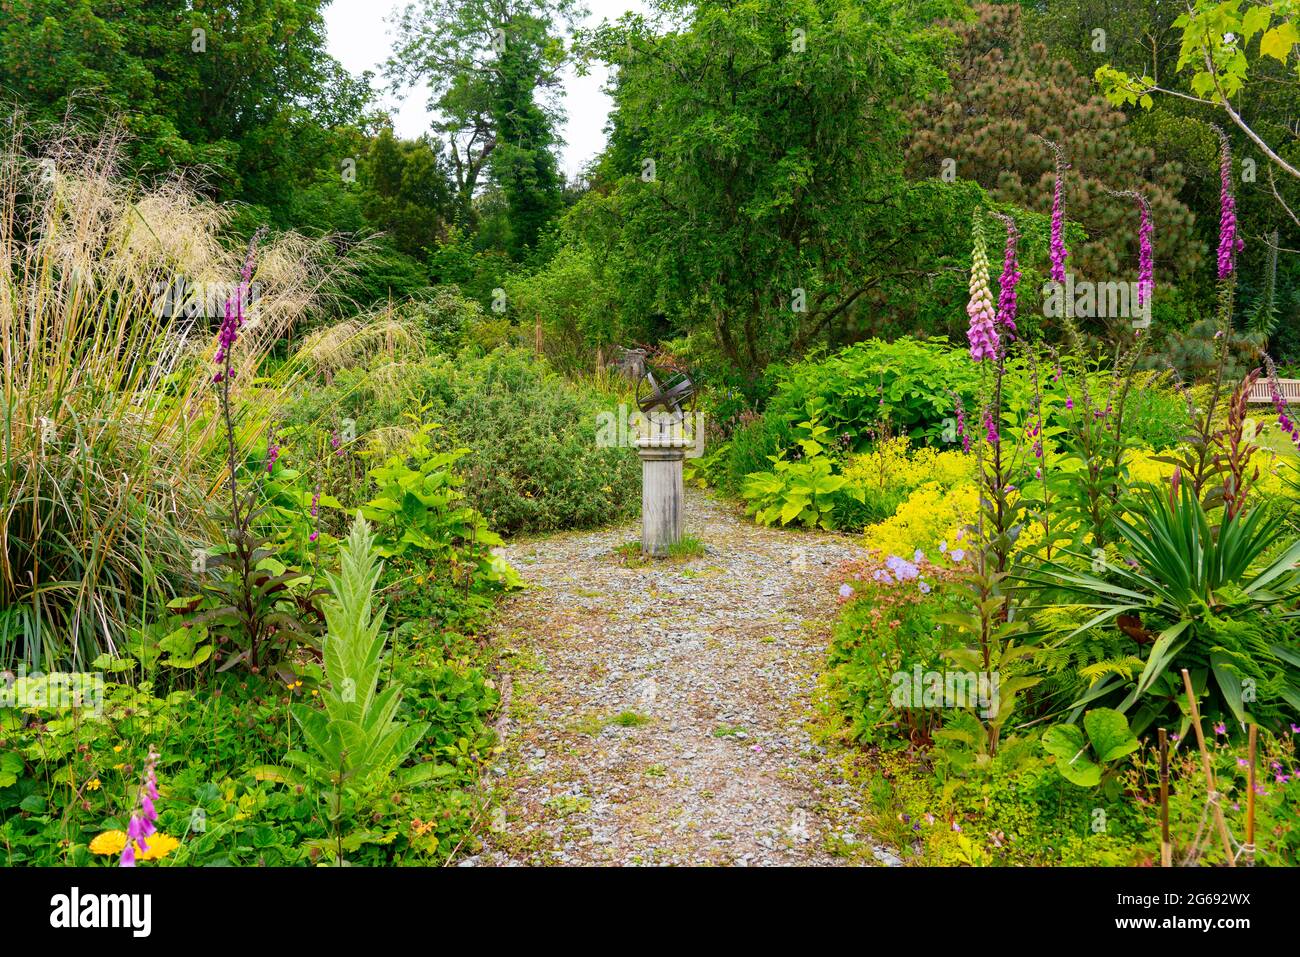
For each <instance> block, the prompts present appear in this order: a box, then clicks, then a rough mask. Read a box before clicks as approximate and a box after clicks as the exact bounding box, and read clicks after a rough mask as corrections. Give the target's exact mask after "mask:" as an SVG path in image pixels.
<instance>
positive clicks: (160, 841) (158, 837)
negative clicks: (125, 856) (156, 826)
mask: <svg viewBox="0 0 1300 957" xmlns="http://www.w3.org/2000/svg"><path fill="white" fill-rule="evenodd" d="M144 842H145V843H146V844H148V845H149V850H147V851H142V850H139V845H138V844H137V845H136V848H137V850H136V855H135V859H136V860H137V861H156V860H158V858H160V857H166V856H167V855H168V854H170V853H171V852H172V851H174V850H176V848H178V847H180V846H181V842H180V841H178V840H176V838H174V837H172V836H171V835H170V834H164V833H163V832H162V831H158V832H157V833H156V834H150V835H149V836H148V837H147V838H145V841H144Z"/></svg>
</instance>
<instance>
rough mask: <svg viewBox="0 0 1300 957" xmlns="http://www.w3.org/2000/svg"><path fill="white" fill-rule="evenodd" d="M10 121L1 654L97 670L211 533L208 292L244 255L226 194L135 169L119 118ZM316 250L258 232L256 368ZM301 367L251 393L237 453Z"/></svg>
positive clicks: (5, 159)
mask: <svg viewBox="0 0 1300 957" xmlns="http://www.w3.org/2000/svg"><path fill="white" fill-rule="evenodd" d="M11 128H12V129H13V130H14V132H13V133H12V134H11V135H10V137H9V139H8V140H6V141H4V142H2V143H0V445H2V446H3V464H2V465H0V468H2V469H3V473H2V474H0V663H2V664H6V665H11V666H12V665H14V664H17V663H19V662H22V663H25V664H26V666H27V667H28V668H29V670H30V669H43V670H50V669H53V668H57V667H70V668H73V669H74V670H83V669H85V668H86V667H87V666H88V665H89V663H90V662H91V661H93V660H94V659H95V658H96V657H97V656H98V655H99V654H101V653H103V652H105V651H114V650H115V649H117V648H119V647H120V645H121V643H122V641H123V639H124V636H125V635H126V634H127V631H128V629H129V628H130V627H132V626H135V625H138V624H139V620H140V617H141V616H142V615H146V614H151V613H152V611H151V610H152V609H158V608H160V607H161V606H162V605H163V604H164V603H165V602H166V601H167V600H168V599H170V598H171V597H173V596H174V595H175V594H176V593H177V592H178V591H179V590H180V589H182V588H183V587H185V583H186V582H187V581H188V580H189V579H190V578H191V576H192V574H193V573H192V571H191V565H192V562H193V556H194V549H195V548H196V547H201V546H204V545H207V544H210V543H211V542H212V541H213V540H214V538H215V529H214V527H213V525H212V523H211V522H210V519H209V518H208V516H207V514H206V511H205V508H204V505H205V501H206V500H207V499H208V498H209V497H210V496H211V495H212V494H214V493H215V492H216V490H217V489H218V488H219V487H220V483H221V475H222V469H221V454H220V438H221V433H222V424H221V421H220V417H219V415H218V414H217V409H216V401H215V396H214V390H213V388H212V382H211V380H212V373H211V366H210V365H209V364H208V362H207V361H205V357H206V359H211V357H212V355H213V354H214V353H215V351H216V349H217V348H218V344H217V342H216V340H215V337H214V336H213V335H212V329H211V324H210V322H209V318H210V317H207V316H204V315H203V314H202V313H203V309H202V308H200V305H201V302H200V300H202V299H203V298H204V295H205V293H206V291H207V290H208V289H210V288H211V287H212V286H214V285H215V284H220V283H223V282H224V281H225V277H228V276H230V275H231V274H233V273H234V272H235V271H236V270H237V268H238V267H237V265H236V263H238V261H239V259H238V255H239V254H238V253H234V252H232V251H230V250H229V249H227V247H226V245H225V244H224V242H223V241H222V240H221V239H220V234H221V232H222V230H223V229H224V228H225V226H226V225H227V220H228V212H227V211H226V210H224V209H223V208H221V207H218V206H215V205H212V204H209V203H206V202H204V201H202V200H200V199H198V198H197V197H196V195H195V194H194V193H193V192H192V191H191V189H190V188H189V187H188V185H187V184H186V183H185V182H183V181H179V180H172V181H166V182H163V183H160V184H158V185H153V186H149V185H141V184H138V183H129V182H128V181H126V180H124V179H123V178H122V177H121V176H120V175H119V172H118V157H119V145H120V144H119V142H118V140H117V138H116V137H115V136H114V135H112V134H111V133H110V134H108V135H106V136H105V137H103V138H102V139H97V140H96V142H95V143H94V145H92V146H86V145H85V144H82V143H79V142H77V141H76V140H75V139H74V138H71V137H69V138H65V139H62V140H56V141H53V142H50V143H45V144H41V146H40V148H39V149H35V148H32V147H29V144H27V143H26V142H25V141H24V140H23V138H22V133H21V128H22V124H21V120H20V118H17V117H15V118H14V123H13V124H12V127H11ZM319 252H320V250H319V248H318V247H317V246H316V245H315V244H314V243H309V242H307V241H305V240H302V239H301V238H298V237H294V236H284V237H280V238H279V239H277V240H276V241H275V242H274V243H270V244H267V245H266V246H264V247H263V250H262V255H261V258H260V261H259V269H258V280H259V283H260V286H261V293H260V296H259V298H258V320H257V323H256V325H253V326H251V327H246V328H245V330H244V338H245V343H244V348H243V349H242V350H241V352H240V357H239V360H238V363H237V368H238V372H239V374H240V375H241V376H243V375H250V376H251V373H252V371H253V370H255V369H257V368H258V366H259V365H260V363H261V360H262V358H263V357H264V356H265V355H266V353H267V350H268V349H269V348H270V347H271V346H272V345H274V343H275V342H276V341H277V339H278V338H279V337H280V336H281V335H282V334H283V332H284V330H285V329H287V328H288V327H289V326H290V325H292V324H293V322H295V321H296V320H297V319H298V318H299V317H300V316H302V314H303V313H304V312H305V311H306V310H307V309H309V308H310V307H311V306H312V304H313V301H314V299H315V297H316V291H317V290H318V288H319V286H320V283H321V282H322V281H323V280H324V278H325V273H324V272H323V271H322V270H321V269H319V268H318V267H317V266H316V265H314V263H315V262H317V261H318V258H319ZM336 261H337V260H336ZM232 267H233V268H232ZM181 287H184V289H186V290H188V291H187V292H186V293H184V295H183V296H182V297H181V301H179V302H178V301H177V297H176V295H175V290H177V289H180V288H181ZM232 368H235V366H232ZM290 375H291V373H289V372H286V373H284V374H282V375H280V376H279V378H277V379H276V380H274V381H270V382H267V383H265V384H264V385H263V386H262V387H259V389H258V390H257V392H256V394H255V395H254V396H251V397H250V398H249V399H248V400H247V407H246V409H245V410H244V414H243V415H242V418H241V422H240V423H239V424H238V427H237V442H238V445H239V447H240V449H241V452H246V451H247V450H248V449H249V448H250V447H251V446H252V444H253V443H254V442H255V441H256V440H257V428H258V426H257V423H258V422H259V421H264V419H265V409H266V407H267V406H268V405H269V404H271V403H272V402H274V401H276V400H277V398H278V396H279V395H280V394H281V392H282V387H283V384H284V382H285V381H286V379H287V378H288V377H289V376H290Z"/></svg>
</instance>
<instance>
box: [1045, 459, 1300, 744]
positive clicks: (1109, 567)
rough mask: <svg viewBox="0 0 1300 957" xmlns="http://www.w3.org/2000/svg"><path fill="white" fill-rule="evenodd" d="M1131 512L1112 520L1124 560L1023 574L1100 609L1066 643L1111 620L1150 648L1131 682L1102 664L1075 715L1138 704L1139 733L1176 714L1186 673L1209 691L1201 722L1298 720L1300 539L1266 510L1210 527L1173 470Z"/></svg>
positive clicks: (1056, 564)
mask: <svg viewBox="0 0 1300 957" xmlns="http://www.w3.org/2000/svg"><path fill="white" fill-rule="evenodd" d="M1128 508H1129V513H1130V514H1129V516H1128V517H1121V518H1116V520H1115V526H1116V528H1117V530H1118V531H1119V533H1120V535H1121V537H1122V539H1123V543H1122V548H1121V551H1122V552H1124V553H1127V554H1126V559H1125V560H1124V561H1121V562H1118V563H1106V565H1105V567H1104V568H1100V569H1099V568H1097V566H1096V565H1095V564H1092V562H1093V559H1092V558H1091V557H1090V556H1087V555H1083V554H1077V553H1075V554H1072V555H1071V557H1072V558H1073V559H1074V562H1073V563H1070V562H1068V561H1065V560H1057V561H1051V562H1047V563H1045V564H1044V565H1042V566H1041V567H1040V568H1038V569H1037V570H1035V571H1032V572H1029V573H1026V574H1024V575H1022V576H1021V578H1022V579H1023V580H1024V581H1025V582H1026V583H1027V584H1029V585H1031V586H1034V587H1037V588H1041V589H1047V590H1050V591H1053V592H1056V593H1064V594H1067V595H1070V596H1071V597H1072V598H1075V599H1078V600H1079V607H1081V608H1086V609H1091V610H1092V611H1093V612H1094V613H1095V614H1093V616H1092V617H1091V618H1090V619H1089V620H1088V621H1087V622H1085V623H1084V624H1082V625H1080V626H1079V627H1078V628H1077V629H1075V630H1074V631H1073V632H1072V633H1071V634H1070V635H1068V636H1066V640H1069V639H1071V638H1073V637H1075V636H1077V635H1079V634H1082V633H1084V632H1086V631H1088V630H1090V629H1093V628H1097V627H1100V626H1104V625H1107V624H1110V623H1114V624H1115V625H1117V626H1118V627H1120V628H1121V629H1122V630H1123V631H1124V632H1125V633H1126V634H1128V635H1129V636H1130V637H1132V638H1133V639H1134V640H1135V641H1136V642H1137V643H1138V645H1139V646H1140V647H1141V648H1143V649H1145V650H1144V652H1143V653H1144V655H1145V657H1144V663H1143V666H1142V670H1141V672H1140V674H1138V675H1137V678H1136V680H1133V679H1132V678H1131V676H1128V675H1126V673H1125V669H1122V668H1117V669H1114V670H1109V671H1108V670H1107V669H1100V670H1099V671H1097V672H1096V673H1095V674H1094V677H1095V679H1096V680H1095V683H1094V684H1093V686H1092V688H1091V689H1090V690H1089V691H1087V692H1086V693H1085V694H1084V695H1083V696H1082V697H1081V698H1080V699H1079V700H1078V701H1077V702H1075V704H1074V709H1075V710H1076V711H1078V710H1079V709H1081V708H1082V707H1083V706H1084V705H1086V704H1089V703H1091V702H1095V701H1098V700H1100V699H1103V698H1106V699H1115V700H1116V701H1117V702H1118V708H1119V710H1120V711H1123V712H1128V711H1130V710H1131V709H1133V708H1134V707H1135V706H1136V709H1137V710H1136V711H1134V712H1133V716H1132V719H1131V723H1132V726H1133V728H1134V730H1137V731H1141V730H1142V729H1144V728H1146V727H1148V726H1149V725H1150V724H1151V722H1152V721H1153V720H1154V719H1155V718H1156V717H1157V716H1159V715H1161V714H1163V713H1165V712H1167V711H1171V710H1172V711H1175V712H1176V711H1177V710H1178V709H1179V708H1180V707H1181V704H1180V702H1181V697H1182V683H1181V678H1180V677H1179V675H1180V672H1181V669H1183V668H1187V669H1189V671H1190V672H1191V673H1192V675H1193V678H1194V685H1195V687H1196V689H1197V691H1198V693H1208V695H1209V699H1208V704H1206V705H1204V706H1203V707H1204V710H1205V712H1206V713H1207V715H1210V716H1213V717H1217V718H1221V719H1230V718H1231V719H1236V721H1238V722H1247V721H1257V722H1259V723H1261V724H1267V725H1277V724H1281V723H1283V722H1284V716H1285V715H1287V714H1290V715H1295V714H1300V683H1298V682H1297V678H1296V676H1297V671H1296V669H1297V668H1298V667H1300V643H1297V640H1296V632H1297V622H1298V621H1300V541H1287V534H1286V530H1285V529H1284V527H1282V526H1280V525H1279V524H1277V523H1276V522H1273V521H1272V520H1271V519H1270V517H1269V514H1270V513H1269V512H1268V510H1267V509H1263V508H1255V509H1245V510H1242V511H1241V512H1239V513H1237V514H1235V515H1232V514H1229V513H1228V512H1227V511H1226V510H1225V511H1224V512H1223V514H1222V518H1221V519H1220V521H1219V523H1218V524H1217V525H1215V524H1213V523H1212V521H1211V517H1210V514H1209V513H1207V511H1206V508H1205V506H1204V505H1203V504H1202V503H1201V501H1200V500H1199V499H1198V497H1197V496H1196V494H1195V493H1194V491H1193V490H1192V489H1191V488H1190V486H1189V484H1188V483H1186V482H1183V481H1180V480H1179V478H1178V476H1177V475H1176V476H1175V480H1174V482H1173V484H1172V486H1171V487H1170V488H1169V489H1160V488H1157V487H1155V486H1151V485H1147V486H1145V487H1143V489H1142V490H1141V491H1140V492H1139V493H1138V494H1137V496H1136V498H1135V501H1133V502H1132V503H1131V504H1129V506H1128ZM1067 554H1070V553H1067ZM1081 568H1091V569H1092V570H1091V571H1083V570H1081Z"/></svg>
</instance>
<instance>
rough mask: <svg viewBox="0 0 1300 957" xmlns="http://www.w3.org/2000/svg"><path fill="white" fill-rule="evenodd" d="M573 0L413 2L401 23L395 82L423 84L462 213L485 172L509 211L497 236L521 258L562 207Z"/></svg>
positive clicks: (466, 222)
mask: <svg viewBox="0 0 1300 957" xmlns="http://www.w3.org/2000/svg"><path fill="white" fill-rule="evenodd" d="M585 13H586V11H585V10H584V9H583V8H582V7H581V6H580V4H579V2H578V0H417V2H414V3H411V4H409V5H408V6H407V7H406V8H405V10H404V11H403V13H402V14H401V16H400V17H399V18H398V21H397V32H398V43H397V49H396V50H395V52H394V54H393V56H392V58H391V59H390V60H389V70H390V73H391V75H392V76H393V78H394V82H395V84H397V85H398V86H400V87H409V86H413V85H415V84H417V83H424V84H427V86H428V89H429V94H430V97H429V106H430V110H431V111H432V112H434V113H435V114H436V115H437V117H438V119H437V120H436V121H435V124H434V130H435V132H437V133H439V134H440V135H441V136H442V137H443V139H444V142H445V145H446V149H447V151H448V153H449V166H450V168H451V170H452V173H453V175H454V177H455V182H456V191H457V197H458V204H459V214H458V219H459V222H460V224H461V225H463V226H472V225H473V224H474V221H475V219H476V216H475V210H474V201H475V196H476V191H477V190H478V189H479V188H480V186H481V185H482V181H481V176H482V173H483V172H484V171H485V170H486V171H487V172H489V173H490V174H491V177H492V180H493V182H494V184H495V185H496V187H497V188H498V189H499V190H500V192H501V194H502V197H503V199H504V200H505V203H506V205H507V209H508V218H507V224H508V230H507V233H508V234H507V235H506V236H505V237H504V239H503V241H504V243H505V245H506V247H507V249H508V250H509V252H510V253H511V255H512V256H513V257H514V258H516V259H520V258H522V257H523V256H524V254H525V252H526V250H528V249H530V248H534V247H535V246H536V244H537V239H538V235H539V233H540V231H541V229H542V226H543V225H544V224H545V223H546V222H547V221H548V220H549V219H550V218H551V217H552V216H553V215H554V214H555V213H556V212H557V211H558V210H559V208H560V206H561V187H562V185H563V181H562V177H561V176H560V173H559V170H558V166H557V162H556V157H555V149H556V147H557V146H558V145H559V138H558V135H557V133H556V129H557V126H558V123H559V121H560V119H561V118H562V112H561V108H560V105H559V103H558V101H557V99H556V97H555V96H554V93H555V91H556V90H557V87H558V82H559V71H560V68H561V67H562V66H563V64H564V62H565V57H566V51H565V46H564V39H565V37H566V36H567V34H568V33H569V31H570V30H571V28H572V26H573V25H574V24H575V23H576V22H577V21H578V20H580V19H581V18H582V17H583V16H585Z"/></svg>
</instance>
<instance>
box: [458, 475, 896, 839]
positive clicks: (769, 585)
mask: <svg viewBox="0 0 1300 957" xmlns="http://www.w3.org/2000/svg"><path fill="white" fill-rule="evenodd" d="M686 525H687V532H688V534H691V535H694V536H695V537H696V538H698V539H700V540H701V541H702V542H703V543H704V544H705V545H706V546H707V551H706V553H705V554H704V555H702V556H700V557H697V558H691V559H686V560H672V561H666V562H657V563H653V564H649V565H645V566H641V567H637V566H636V564H635V563H632V565H631V567H629V563H627V562H625V561H623V560H622V559H621V557H620V556H619V554H618V553H616V552H615V551H614V550H615V548H616V547H617V546H620V545H623V544H626V543H627V542H629V541H631V540H633V539H635V538H636V537H637V536H638V534H639V529H638V527H637V526H636V525H628V526H623V527H620V528H616V529H605V530H601V531H596V532H585V533H567V534H563V535H559V536H554V537H549V538H544V539H537V540H533V541H527V542H521V543H516V544H513V545H511V546H510V547H508V548H506V549H505V550H504V554H505V556H506V557H507V558H508V559H509V561H511V562H512V563H513V564H514V565H515V567H516V568H517V569H519V571H520V573H521V574H522V575H523V576H524V578H525V579H526V580H527V581H528V582H529V583H530V585H531V586H533V587H530V588H529V589H527V590H526V591H523V592H520V593H518V594H517V595H515V596H514V597H512V598H511V599H509V600H508V601H507V603H506V604H505V606H504V607H503V609H502V612H501V615H500V617H499V619H498V622H497V624H496V626H495V631H494V636H493V641H494V642H495V644H496V645H497V648H498V650H499V652H500V654H501V661H502V662H503V664H502V672H503V674H502V683H503V695H504V697H505V700H506V701H507V702H508V704H507V706H506V708H505V709H504V711H503V714H502V718H501V722H500V725H499V728H498V730H499V731H500V732H501V733H502V734H503V737H504V752H503V754H502V755H501V757H500V759H499V760H498V762H497V763H496V765H495V766H494V767H493V769H492V772H491V775H490V776H491V778H492V783H493V785H494V786H495V787H497V788H499V791H500V794H501V796H502V799H503V807H502V808H501V809H500V810H498V811H497V814H496V818H495V820H494V821H493V823H492V827H491V833H490V834H489V837H488V843H487V846H486V848H485V849H484V850H483V851H482V852H481V853H480V854H478V855H477V856H475V857H471V858H468V859H465V860H463V861H462V862H461V863H462V864H465V865H476V864H478V865H489V864H495V865H510V864H560V865H563V864H627V865H633V864H738V865H768V864H772V865H777V864H787V865H788V864H838V863H843V862H844V860H845V859H844V857H843V856H841V855H840V854H835V853H832V851H831V850H830V848H832V847H837V848H840V849H841V850H842V849H843V847H844V846H846V844H847V845H848V846H853V845H854V841H855V839H854V837H853V835H851V834H848V835H846V834H841V833H838V832H836V831H835V825H834V824H833V823H831V821H832V819H833V818H835V817H836V816H837V815H836V808H837V807H839V808H846V807H848V806H850V805H852V803H853V801H852V797H851V795H849V794H848V793H847V792H846V791H845V790H844V789H843V788H842V787H841V786H840V785H839V783H838V782H837V780H836V775H835V771H834V768H833V764H834V762H833V761H830V760H827V759H826V755H825V754H824V752H823V751H822V749H820V748H818V747H816V746H815V745H814V744H813V743H812V741H811V740H810V738H809V734H808V731H807V730H806V728H805V725H806V724H807V722H808V719H809V709H810V701H809V699H810V696H811V693H812V691H813V688H814V686H815V684H816V679H817V670H818V668H819V667H820V665H821V662H822V659H823V655H824V652H825V648H826V635H827V629H828V627H829V624H830V622H831V621H832V620H833V618H834V614H835V607H836V603H835V595H836V589H837V587H838V582H837V580H836V579H835V577H834V575H833V570H834V568H835V566H836V565H837V564H838V563H839V562H841V561H843V560H845V559H848V558H852V557H856V556H858V555H860V554H861V552H860V549H859V548H858V547H857V546H856V544H855V543H854V542H853V540H851V539H848V538H844V537H838V536H834V535H829V534H822V533H811V532H792V531H788V530H778V529H768V528H761V527H758V526H756V525H754V524H752V523H751V522H749V521H747V520H746V519H745V518H744V516H743V515H741V514H740V513H739V512H738V511H737V510H735V509H734V508H733V507H731V506H728V505H724V504H721V503H719V502H715V501H712V500H710V499H708V498H706V497H705V495H704V493H702V492H699V491H697V490H690V491H688V494H687V503H686ZM857 848H858V852H857V853H855V854H853V855H851V856H852V857H857V858H861V857H863V856H865V857H866V859H867V860H880V861H883V862H886V863H893V862H894V859H893V858H892V856H891V855H889V854H888V853H887V852H884V851H879V850H876V849H874V848H872V847H870V845H865V846H864V845H861V844H859V845H857ZM863 850H868V851H870V853H868V854H865V855H863V854H862V853H861V852H862V851H863ZM873 855H874V857H873Z"/></svg>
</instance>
